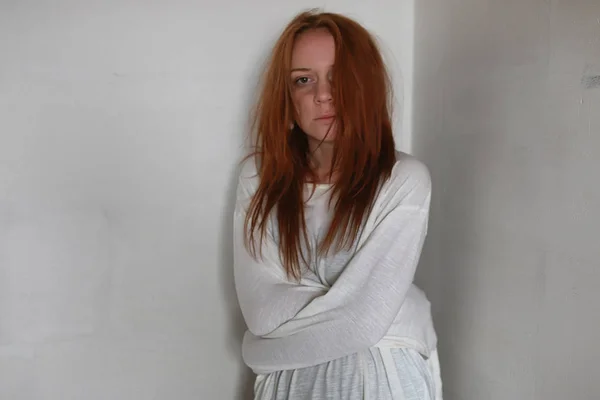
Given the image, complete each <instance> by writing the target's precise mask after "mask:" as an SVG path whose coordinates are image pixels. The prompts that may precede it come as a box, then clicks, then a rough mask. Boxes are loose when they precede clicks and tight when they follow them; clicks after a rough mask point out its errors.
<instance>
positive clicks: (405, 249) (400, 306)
mask: <svg viewBox="0 0 600 400" xmlns="http://www.w3.org/2000/svg"><path fill="white" fill-rule="evenodd" d="M258 179H259V178H258V176H257V173H256V167H255V162H254V160H253V159H250V160H248V161H246V162H245V164H244V166H243V168H242V172H241V174H240V179H239V184H238V189H237V202H236V207H235V212H234V274H235V285H236V290H237V294H238V300H239V303H240V307H241V310H242V314H243V316H244V319H245V321H246V324H247V326H248V331H247V332H246V334H245V336H244V342H243V348H242V352H243V358H244V361H245V362H246V364H247V365H248V366H249V367H250V368H252V369H253V370H254V372H255V373H257V374H267V373H271V372H274V371H281V370H288V369H298V368H305V367H310V366H315V365H318V364H321V363H325V362H328V361H331V360H335V359H338V358H340V357H344V356H347V355H350V354H353V353H356V352H358V351H362V350H365V349H368V348H371V347H375V346H377V347H408V348H413V349H415V350H417V351H419V352H420V353H421V354H422V355H423V356H424V357H428V356H429V355H430V353H431V352H432V351H433V350H435V348H436V345H437V337H436V334H435V330H434V328H433V323H432V319H431V311H430V304H429V301H428V300H427V298H426V296H425V294H424V293H423V292H422V291H421V290H420V289H418V288H417V287H416V286H415V285H414V284H413V279H414V274H415V269H416V267H417V264H418V261H419V257H420V254H421V249H422V246H423V243H424V240H425V236H426V233H427V222H428V216H429V204H430V199H431V180H430V175H429V171H428V169H427V168H426V166H425V165H424V164H423V163H421V162H420V161H418V160H417V159H416V158H414V157H413V156H411V155H408V154H406V153H402V152H397V161H396V164H395V166H394V168H393V171H392V174H391V177H390V178H389V179H388V180H387V181H386V182H385V183H384V185H383V187H382V190H381V191H380V193H379V195H378V197H377V198H376V200H375V203H374V207H373V210H372V211H371V213H370V214H369V217H368V218H367V220H366V221H365V224H364V228H363V231H362V233H361V234H360V236H359V238H358V240H357V241H356V243H355V245H354V247H353V249H352V251H344V252H341V253H338V254H334V255H330V256H327V257H319V256H318V255H317V254H315V253H316V252H314V251H313V252H312V253H313V254H312V257H311V258H310V264H311V265H310V271H308V272H306V273H305V274H304V275H303V277H302V279H301V281H300V282H296V281H293V280H289V279H288V278H287V277H286V273H285V270H284V268H283V266H282V265H281V261H280V257H279V247H278V243H277V232H276V231H274V229H272V227H273V226H274V225H273V224H271V225H270V230H269V231H268V234H267V235H266V237H265V240H264V242H263V247H262V258H259V259H258V260H255V259H254V258H252V256H251V255H250V254H249V253H248V251H247V250H246V248H245V246H244V221H245V216H246V212H247V208H248V205H249V202H250V200H251V198H252V195H253V194H254V192H255V190H256V188H257V186H258ZM327 189H328V185H317V187H316V191H315V193H314V195H313V196H312V197H310V198H309V197H308V196H309V194H310V193H311V190H312V187H310V185H307V187H306V193H307V200H308V201H307V204H306V209H305V213H306V224H307V230H308V234H309V240H310V244H312V246H314V245H316V244H317V243H319V240H320V239H322V237H323V235H324V234H325V233H326V230H327V227H328V224H329V220H330V218H331V213H330V212H329V208H328V207H327V202H328V199H329V198H328V193H329V192H328V190H327Z"/></svg>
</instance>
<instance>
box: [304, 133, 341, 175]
mask: <svg viewBox="0 0 600 400" xmlns="http://www.w3.org/2000/svg"><path fill="white" fill-rule="evenodd" d="M309 146H310V153H309V156H308V157H309V159H308V162H309V165H310V168H311V169H312V171H313V173H314V174H315V178H316V179H317V182H316V183H332V181H334V180H335V173H333V174H331V168H332V164H333V143H327V142H322V143H314V144H313V143H312V142H310V143H309Z"/></svg>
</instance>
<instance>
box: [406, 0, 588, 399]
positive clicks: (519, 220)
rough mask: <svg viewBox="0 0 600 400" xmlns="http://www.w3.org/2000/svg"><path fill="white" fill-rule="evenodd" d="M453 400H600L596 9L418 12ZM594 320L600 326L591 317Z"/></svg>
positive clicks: (572, 4) (439, 296) (521, 6)
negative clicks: (598, 399)
mask: <svg viewBox="0 0 600 400" xmlns="http://www.w3.org/2000/svg"><path fill="white" fill-rule="evenodd" d="M415 13H416V14H415V15H416V19H415V66H414V69H415V80H414V88H415V91H414V93H415V95H414V96H415V97H414V103H413V104H414V121H413V124H414V135H413V150H414V153H415V154H416V155H417V156H419V157H420V158H422V159H423V160H424V161H425V162H426V163H427V164H428V165H429V166H430V168H431V170H432V175H433V180H434V196H433V197H434V199H433V207H432V214H433V215H432V223H431V231H430V232H431V234H430V237H429V241H428V243H427V248H426V251H425V255H424V256H423V263H422V266H421V269H420V271H419V272H420V276H419V281H420V282H421V283H422V285H423V286H425V287H426V288H427V289H428V293H431V294H432V297H433V298H432V300H433V306H434V310H435V320H436V324H437V328H438V331H439V336H440V353H441V361H442V368H443V375H444V379H445V389H446V390H445V392H446V393H445V394H446V398H447V399H448V400H482V399H499V400H500V399H501V400H505V399H519V400H520V399H522V400H529V399H540V400H542V399H543V400H560V399H566V398H568V399H573V400H575V399H578V400H591V399H597V398H598V396H599V395H598V393H600V379H598V378H599V377H600V367H599V365H600V364H599V363H598V358H599V357H600V346H598V343H597V342H598V338H599V337H600V318H598V317H597V315H598V311H597V310H596V307H597V306H598V304H600V291H599V290H598V282H600V246H599V243H600V185H599V184H598V182H599V180H598V177H597V174H598V172H599V171H600V88H599V86H600V85H599V83H598V79H599V78H598V76H600V1H598V0H568V1H567V0H565V1H558V0H547V1H543V0H509V1H483V0H451V1H447V0H423V1H418V2H416V4H415ZM594 310H596V311H594Z"/></svg>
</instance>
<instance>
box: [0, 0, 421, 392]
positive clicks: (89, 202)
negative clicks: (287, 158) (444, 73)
mask: <svg viewBox="0 0 600 400" xmlns="http://www.w3.org/2000/svg"><path fill="white" fill-rule="evenodd" d="M315 6H325V9H326V10H335V11H338V12H343V13H347V14H348V15H349V16H352V17H354V18H356V19H357V20H359V21H360V22H361V23H363V24H364V25H365V26H367V27H368V28H370V29H372V31H373V32H374V33H376V34H377V35H378V36H379V37H380V39H381V42H382V45H383V47H384V52H385V53H386V56H387V59H388V63H389V65H390V68H391V69H392V72H393V75H394V81H395V86H396V92H397V93H396V94H397V97H398V99H397V105H398V107H397V109H396V115H395V119H394V120H395V122H396V129H397V133H398V134H397V137H398V140H399V143H400V145H401V146H403V147H404V148H406V146H408V143H403V142H402V141H403V140H406V139H407V138H408V136H407V135H403V134H402V132H409V131H410V123H411V118H410V114H411V113H410V96H407V97H408V98H407V99H406V101H405V102H404V103H405V107H404V108H402V106H401V104H402V98H403V97H404V93H411V86H410V84H411V82H412V78H411V74H412V53H413V52H412V44H413V40H412V32H413V27H412V22H413V14H414V13H413V10H412V2H411V1H409V0H406V1H394V0H386V1H377V2H371V3H369V4H367V2H364V1H360V0H356V1H327V2H325V1H320V2H315V1H299V0H296V1H293V2H289V1H280V0H277V1H276V0H260V1H245V0H244V1H242V0H224V1H219V2H217V1H183V0H175V1H165V0H161V1H143V2H142V1H133V0H110V1H103V2H93V1H69V0H57V1H16V0H15V1H7V0H0V399H1V400H46V399H48V400H71V399H73V400H83V399H85V400H107V399H111V400H134V399H140V400H142V399H143V400H149V399H161V400H162V399H165V400H166V399H178V400H184V399H189V400H192V399H194V400H197V399H234V398H242V393H244V392H248V389H249V383H250V381H251V377H250V375H249V373H248V370H247V369H246V368H245V367H244V366H243V365H242V363H241V359H240V342H241V337H242V333H243V329H244V325H243V322H242V320H241V318H240V314H239V311H238V306H237V299H236V297H235V293H234V290H233V282H232V273H231V267H232V265H231V263H232V259H231V254H232V253H231V240H232V239H231V234H232V232H231V218H230V217H231V212H232V207H233V201H234V198H233V195H234V189H235V188H234V184H235V176H236V174H237V162H238V161H239V160H240V157H241V156H242V152H243V149H242V145H243V143H244V137H245V135H246V133H247V125H246V122H247V116H248V110H249V106H250V104H251V103H250V101H251V99H252V98H253V94H254V89H255V87H256V84H257V77H258V73H259V72H260V71H261V68H262V64H263V61H264V58H265V56H266V55H267V53H268V50H269V49H270V47H271V45H272V43H273V41H274V40H275V39H276V37H277V35H278V34H279V33H280V31H281V30H282V29H283V27H284V25H285V24H286V23H287V22H288V21H289V20H290V19H291V18H292V17H293V16H294V15H295V14H296V13H297V12H299V11H301V10H304V9H307V8H311V7H315ZM400 71H402V73H403V75H404V79H402V76H401V75H400ZM403 114H406V116H407V117H405V118H403ZM403 124H404V125H405V126H404V129H402V128H403V127H402V125H403Z"/></svg>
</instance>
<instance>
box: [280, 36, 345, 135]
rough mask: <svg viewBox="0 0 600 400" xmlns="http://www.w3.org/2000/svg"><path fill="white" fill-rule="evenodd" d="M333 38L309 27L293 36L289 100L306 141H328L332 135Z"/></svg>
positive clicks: (333, 113)
mask: <svg viewBox="0 0 600 400" xmlns="http://www.w3.org/2000/svg"><path fill="white" fill-rule="evenodd" d="M334 61H335V42H334V40H333V36H331V34H330V33H329V32H328V31H327V30H325V29H319V30H311V31H307V32H304V33H301V34H300V35H298V37H297V38H296V41H295V43H294V47H293V50H292V69H291V77H290V79H291V84H292V101H293V103H294V107H295V109H296V124H298V125H299V126H300V128H301V129H302V130H303V131H304V132H305V133H306V134H307V135H308V137H309V141H311V139H313V140H312V141H316V142H321V141H323V140H324V141H325V142H330V141H333V139H334V137H335V133H336V132H335V110H334V108H333V98H332V95H331V73H332V68H333V63H334Z"/></svg>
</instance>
